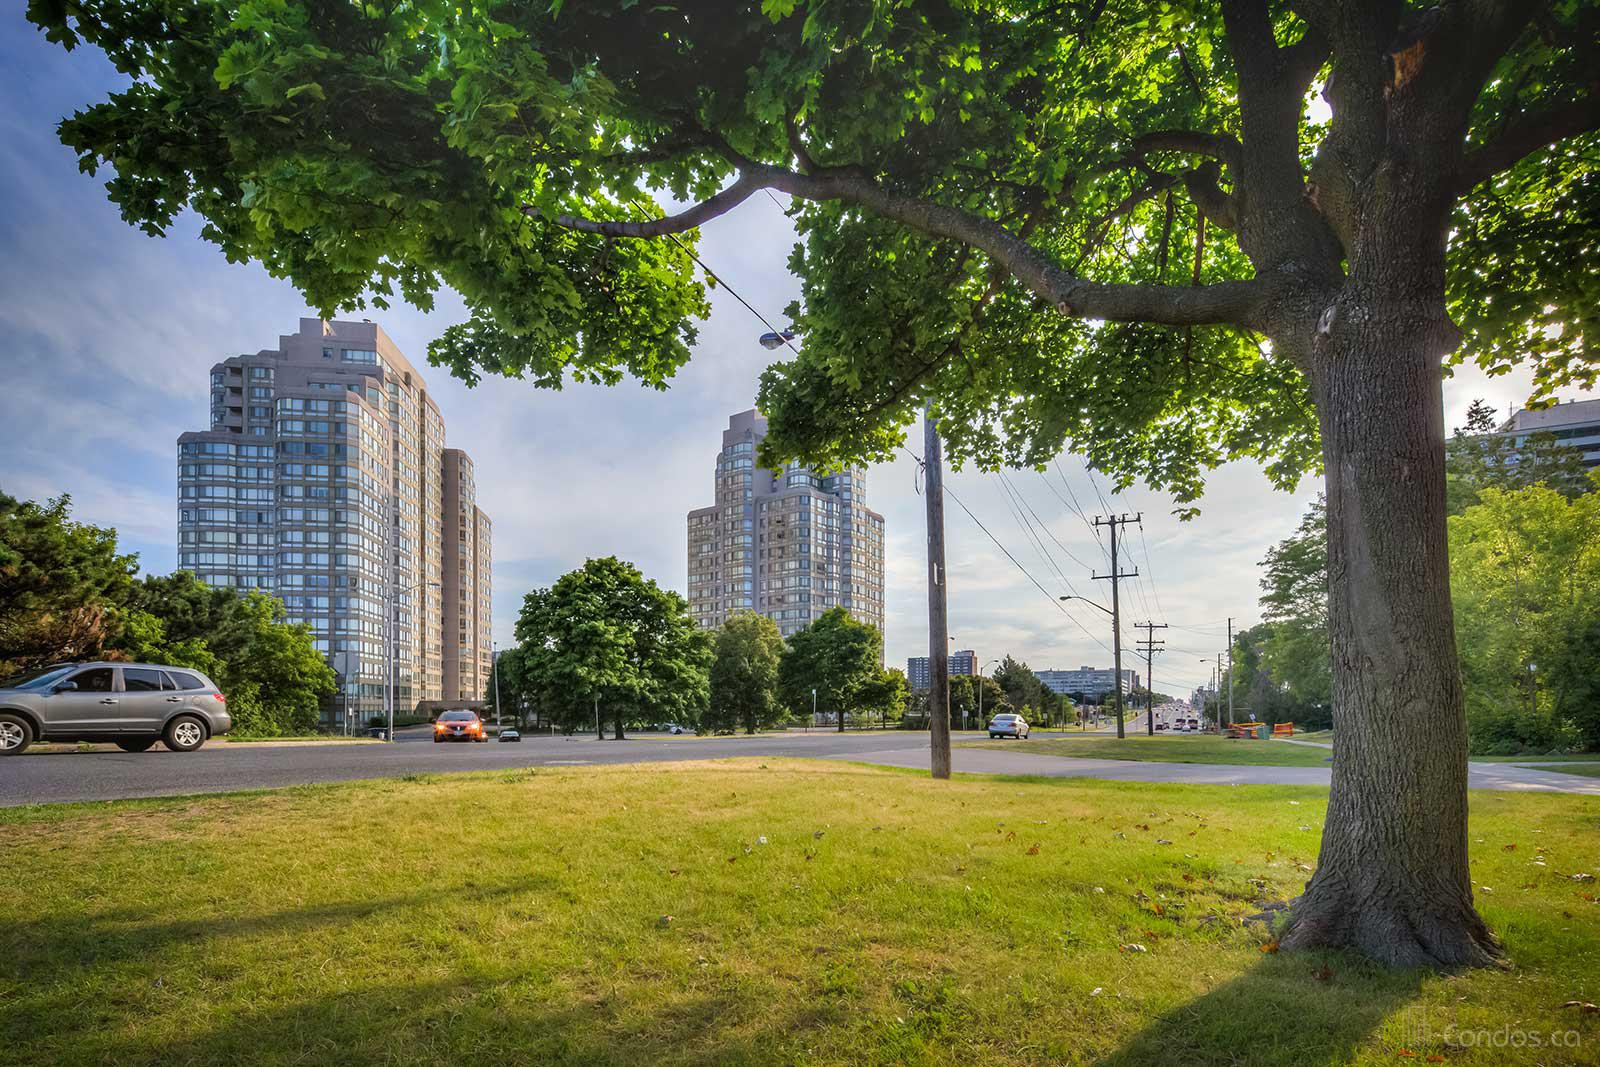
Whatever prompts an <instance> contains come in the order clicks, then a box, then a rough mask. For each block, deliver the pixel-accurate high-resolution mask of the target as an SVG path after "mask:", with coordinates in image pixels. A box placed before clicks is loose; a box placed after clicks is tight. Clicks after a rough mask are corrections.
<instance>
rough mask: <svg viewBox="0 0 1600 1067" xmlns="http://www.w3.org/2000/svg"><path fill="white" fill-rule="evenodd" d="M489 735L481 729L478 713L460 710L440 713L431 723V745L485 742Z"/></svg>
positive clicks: (481, 722) (481, 721) (481, 724)
mask: <svg viewBox="0 0 1600 1067" xmlns="http://www.w3.org/2000/svg"><path fill="white" fill-rule="evenodd" d="M487 740H489V734H488V732H487V731H486V730H484V728H483V720H482V719H480V718H478V713H477V712H475V711H469V710H467V709H465V708H462V709H461V710H459V711H445V712H440V714H439V717H438V718H437V719H435V720H434V722H433V743H434V744H436V745H437V744H442V743H443V742H445V741H487Z"/></svg>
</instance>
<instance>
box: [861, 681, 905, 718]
mask: <svg viewBox="0 0 1600 1067" xmlns="http://www.w3.org/2000/svg"><path fill="white" fill-rule="evenodd" d="M910 700H911V681H910V680H909V679H908V678H907V677H906V672H905V671H902V670H901V669H900V668H898V667H889V668H887V669H883V668H880V669H879V670H878V671H876V672H875V675H874V677H872V678H871V679H870V680H868V682H867V684H865V685H863V686H862V687H861V689H860V691H859V692H858V693H857V694H856V712H857V714H859V715H864V716H865V717H866V718H867V719H868V720H869V721H870V720H873V719H876V720H877V721H878V722H880V723H882V724H884V725H885V726H887V725H888V724H890V723H896V722H899V721H900V720H901V718H902V717H904V715H905V713H906V706H907V704H908V703H909V702H910Z"/></svg>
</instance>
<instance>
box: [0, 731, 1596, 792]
mask: <svg viewBox="0 0 1600 1067" xmlns="http://www.w3.org/2000/svg"><path fill="white" fill-rule="evenodd" d="M400 736H401V738H402V740H401V741H399V742H397V743H395V744H373V743H357V744H298V745H297V744H292V743H289V744H279V745H274V744H244V745H227V744H217V743H212V744H210V745H207V746H206V747H205V748H203V749H201V750H200V751H199V752H193V753H189V754H187V755H179V754H177V753H173V752H168V751H166V750H165V749H163V748H161V747H160V746H157V747H156V748H153V749H151V750H150V751H148V752H140V753H128V752H121V751H118V750H116V749H114V748H112V749H97V750H95V751H90V752H77V751H70V752H40V753H27V754H25V755H22V756H16V757H11V758H9V759H5V760H0V807H15V806H18V805H23V804H49V803H63V802H72V801H91V800H115V799H122V798H127V797H153V796H180V795H186V794H191V793H220V792H227V791H230V790H237V789H265V788H274V787H279V786H288V785H301V784H310V783H317V782H338V781H349V780H352V779H359V778H392V777H399V776H401V775H406V774H418V773H428V772H446V773H447V772H451V771H473V770H493V769H497V768H507V767H530V766H584V765H590V764H602V763H643V762H660V761H681V760H705V759H723V758H726V757H730V756H788V757H801V758H812V759H852V760H862V761H865V762H869V763H879V764H884V765H888V766H898V767H921V768H925V767H927V766H928V744H927V738H926V735H919V734H910V733H901V732H898V731H889V732H883V733H846V734H838V733H834V732H830V731H812V732H810V733H806V732H801V731H793V732H790V733H787V734H761V735H758V736H756V737H718V738H698V737H687V736H683V737H670V736H666V735H662V734H639V735H637V736H635V737H632V738H630V739H628V740H626V741H599V740H596V739H595V738H593V737H574V738H563V737H555V738H552V737H533V736H529V737H528V738H527V740H525V741H523V742H522V743H520V744H501V743H499V742H494V741H491V742H489V743H488V744H449V745H435V744H431V743H422V744H416V743H405V739H406V738H408V737H409V738H413V739H421V740H426V739H427V738H428V736H429V735H428V733H427V731H426V727H424V728H423V730H422V731H421V732H402V733H401V735H400ZM967 736H971V737H981V735H967ZM1035 736H1038V737H1044V736H1046V735H1045V734H1043V733H1040V734H1036V735H1035ZM1024 744H1026V742H1018V748H1019V749H1020V748H1021V747H1022V746H1023V745H1024ZM954 764H955V769H956V770H957V771H961V772H967V773H980V774H1029V775H1040V776H1045V777H1079V778H1109V779H1116V780H1121V781H1143V782H1194V783H1214V784H1240V785H1243V784H1281V785H1327V784H1328V778H1329V770H1328V768H1325V767H1241V766H1222V765H1215V764H1194V763H1136V762H1131V761H1126V760H1086V759H1066V758H1061V757H1054V756H1037V755H1031V754H1029V753H1027V752H1025V751H1015V752H1012V751H1007V750H996V749H988V748H963V747H960V746H959V745H958V746H957V748H956V749H955V753H954ZM1470 784H1471V786H1472V787H1473V788H1475V789H1498V790H1513V791H1532V792H1556V791H1559V792H1572V793H1588V794H1594V795H1600V779H1597V778H1582V777H1578V776H1575V775H1569V774H1561V773H1559V772H1558V771H1554V770H1550V769H1546V768H1529V767H1517V766H1512V765H1510V764H1503V763H1494V764H1487V763H1475V764H1473V765H1472V767H1471V775H1470Z"/></svg>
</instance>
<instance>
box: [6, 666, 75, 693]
mask: <svg viewBox="0 0 1600 1067" xmlns="http://www.w3.org/2000/svg"><path fill="white" fill-rule="evenodd" d="M73 669H74V665H73V664H71V663H69V664H67V665H66V666H64V667H63V666H61V665H59V664H57V665H56V666H54V667H40V668H39V669H37V670H32V671H28V672H26V673H24V674H19V675H16V676H15V677H12V678H8V679H6V681H5V682H3V683H0V689H49V688H50V687H51V686H52V685H54V684H55V683H56V682H59V681H60V680H61V679H62V678H64V677H66V675H67V673H68V672H70V671H71V670H73Z"/></svg>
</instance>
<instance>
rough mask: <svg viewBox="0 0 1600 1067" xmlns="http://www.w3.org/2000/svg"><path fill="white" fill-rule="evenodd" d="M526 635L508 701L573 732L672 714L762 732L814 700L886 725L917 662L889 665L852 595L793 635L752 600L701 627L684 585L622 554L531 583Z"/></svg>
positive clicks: (834, 712)
mask: <svg viewBox="0 0 1600 1067" xmlns="http://www.w3.org/2000/svg"><path fill="white" fill-rule="evenodd" d="M516 637H517V644H516V646H515V647H513V648H510V649H507V650H505V651H504V652H502V653H501V654H500V657H499V659H498V661H497V674H498V681H499V685H500V699H501V700H502V702H503V703H502V707H503V708H504V709H505V712H506V713H507V714H515V716H516V717H517V719H518V721H520V722H523V723H533V724H535V725H537V726H539V727H545V726H549V727H553V728H555V729H560V730H564V731H566V732H569V733H570V732H574V731H578V730H593V731H595V732H597V733H599V732H602V731H603V729H604V728H607V727H609V728H610V729H611V730H612V732H613V734H614V736H618V737H621V736H624V733H625V731H626V730H627V729H629V728H637V727H639V726H643V725H649V724H655V723H662V722H673V723H677V724H680V725H682V726H685V727H689V728H695V729H699V730H701V731H703V732H709V733H731V732H733V731H736V730H744V731H746V732H749V733H753V732H755V731H757V730H762V729H768V728H771V727H774V726H778V725H781V724H784V723H788V722H793V721H797V720H803V719H809V718H810V717H811V716H812V715H813V713H815V715H816V717H817V718H818V719H822V720H826V721H830V722H834V723H840V722H841V720H842V722H843V723H852V722H853V723H856V724H859V725H868V724H876V725H884V724H891V723H895V722H898V721H900V719H901V718H902V716H903V714H904V711H905V706H906V699H907V695H908V691H907V686H906V680H905V675H904V674H903V673H902V672H900V671H898V670H893V669H889V670H886V669H884V667H883V636H882V635H881V634H880V633H879V632H878V630H877V628H876V627H874V626H870V625H868V624H866V623H863V622H860V621H858V620H857V619H855V618H853V617H852V616H851V615H850V614H849V613H848V612H847V611H845V610H844V609H843V608H836V609H833V610H831V611H829V612H827V613H826V614H824V615H823V616H821V617H820V618H818V619H816V620H815V621H814V622H812V623H811V624H810V625H809V626H807V627H805V628H804V629H802V630H800V631H799V632H797V633H795V634H793V635H791V636H790V637H789V638H788V639H787V640H785V639H784V638H783V637H782V636H781V635H780V633H779V632H778V627H777V624H776V623H774V622H773V621H772V620H771V619H768V618H766V617H765V616H762V615H757V614H755V613H754V612H741V613H737V614H735V615H733V616H732V617H731V618H729V619H728V621H727V622H726V623H725V624H724V625H723V626H722V627H720V628H719V629H717V630H715V631H708V630H703V629H701V628H700V627H699V626H698V625H696V623H695V621H694V619H693V618H692V617H691V616H690V614H689V605H688V602H687V601H685V600H684V598H683V597H682V596H680V595H679V594H677V593H676V592H673V591H672V590H670V589H663V588H661V587H660V586H659V585H657V584H656V582H655V581H654V580H653V579H650V578H646V577H645V576H644V575H643V574H641V573H640V571H639V569H638V568H637V567H635V566H634V565H633V564H631V563H628V562H626V561H623V560H619V559H617V558H615V557H611V556H608V557H606V558H604V559H591V560H589V561H588V562H587V563H585V564H584V565H583V566H582V567H580V568H578V569H577V570H574V571H571V572H569V573H567V574H565V575H563V576H562V577H560V578H559V579H557V580H556V582H555V583H554V584H552V585H551V586H550V587H549V588H546V589H536V590H534V591H533V592H531V593H529V594H528V595H527V596H526V597H525V598H524V600H523V605H522V610H521V613H520V614H519V615H518V618H517V626H516Z"/></svg>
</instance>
